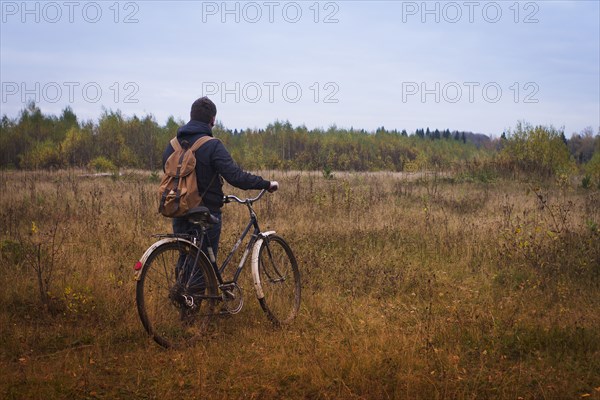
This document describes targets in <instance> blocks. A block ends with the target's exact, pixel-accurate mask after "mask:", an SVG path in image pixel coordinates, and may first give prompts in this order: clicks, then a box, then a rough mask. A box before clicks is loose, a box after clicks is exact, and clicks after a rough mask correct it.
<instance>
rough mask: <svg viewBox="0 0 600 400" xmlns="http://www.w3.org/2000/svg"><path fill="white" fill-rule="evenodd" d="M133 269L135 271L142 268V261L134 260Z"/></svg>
mask: <svg viewBox="0 0 600 400" xmlns="http://www.w3.org/2000/svg"><path fill="white" fill-rule="evenodd" d="M133 269H134V270H136V271H139V270H140V269H142V262H141V261H138V262H136V263H135V266H134V267H133Z"/></svg>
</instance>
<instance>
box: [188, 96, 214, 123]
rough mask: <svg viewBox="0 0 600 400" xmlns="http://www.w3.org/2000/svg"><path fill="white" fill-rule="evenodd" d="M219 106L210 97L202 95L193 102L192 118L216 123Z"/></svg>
mask: <svg viewBox="0 0 600 400" xmlns="http://www.w3.org/2000/svg"><path fill="white" fill-rule="evenodd" d="M216 115H217V106H215V103H213V102H212V101H211V100H210V99H209V98H208V97H201V98H199V99H198V100H196V101H195V102H194V103H193V104H192V110H191V111H190V119H192V120H194V121H200V122H205V123H207V124H210V125H214V123H215V116H216Z"/></svg>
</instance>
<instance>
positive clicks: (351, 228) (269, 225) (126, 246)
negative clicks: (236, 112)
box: [0, 171, 600, 400]
mask: <svg viewBox="0 0 600 400" xmlns="http://www.w3.org/2000/svg"><path fill="white" fill-rule="evenodd" d="M82 173H83V172H82V171H61V172H0V193H1V197H0V229H1V231H0V288H1V290H0V398H3V399H44V400H46V399H178V398H181V399H184V398H191V399H274V398H281V399H514V400H517V399H580V398H589V399H600V232H599V230H600V228H599V226H598V224H600V193H599V192H598V191H592V190H584V189H581V188H577V187H576V186H575V185H571V184H569V183H568V182H564V181H563V182H552V183H547V184H545V185H539V186H538V185H536V184H533V183H526V182H516V181H507V180H501V179H496V180H491V181H490V180H486V179H475V178H473V177H470V176H439V175H436V174H419V175H410V176H405V175H401V174H385V173H379V174H336V173H334V174H333V177H332V179H326V178H325V177H324V176H323V174H321V173H317V172H315V173H293V172H288V173H284V172H276V171H267V172H264V173H263V174H264V176H265V177H266V178H268V179H269V178H270V179H277V180H279V181H280V183H281V190H280V191H278V192H277V193H275V194H272V195H268V196H266V197H265V198H264V199H263V200H261V201H260V202H259V203H257V206H256V209H257V213H258V216H259V221H260V222H262V228H263V230H267V229H275V230H277V231H278V233H280V234H281V235H282V236H283V237H285V238H286V239H287V240H288V241H289V243H290V244H291V246H292V248H293V249H294V252H295V254H296V257H297V258H298V261H299V265H300V269H301V273H302V283H303V284H302V290H303V292H302V305H301V310H300V314H299V316H298V318H297V320H296V321H295V323H294V324H293V325H292V326H290V327H288V328H285V329H283V330H277V329H274V328H273V327H272V326H271V324H270V323H269V322H268V320H267V319H266V317H265V315H264V314H263V313H262V311H261V310H260V307H259V305H258V303H257V302H256V300H255V298H254V293H253V290H252V286H251V285H250V284H248V282H249V280H248V279H247V280H246V281H245V282H246V284H245V285H244V286H243V289H244V293H245V298H246V305H245V308H244V309H243V310H242V312H241V313H240V314H237V315H234V316H228V317H223V318H219V319H218V320H217V322H216V328H215V329H214V331H212V332H211V334H210V336H209V337H207V338H206V340H204V341H202V342H201V343H199V344H197V345H196V346H194V347H192V348H189V349H185V350H164V349H162V348H160V347H159V346H158V345H156V344H155V343H154V342H152V341H151V340H149V339H148V338H147V336H146V334H145V332H144V330H143V328H142V325H141V323H140V321H139V318H138V315H137V311H136V308H135V282H134V280H133V265H134V263H135V262H136V261H137V260H138V259H139V257H141V255H142V253H143V252H144V250H145V249H146V248H147V247H148V246H149V245H150V243H152V241H153V238H152V237H151V236H150V235H151V234H153V233H158V232H167V231H169V228H170V225H169V221H168V220H167V219H164V218H162V217H160V216H159V215H158V214H157V212H156V203H157V202H156V199H155V196H154V191H155V187H156V185H157V184H156V183H155V182H154V181H153V179H152V176H150V174H149V173H146V174H143V173H131V174H124V175H122V176H120V177H118V178H115V179H113V178H110V177H96V178H94V177H81V176H80V175H81V174H82ZM154 178H155V177H154ZM227 189H228V191H229V193H235V194H238V195H241V194H242V193H241V192H239V191H237V190H233V189H232V188H230V187H228V188H227ZM245 218H246V211H245V209H244V208H243V207H240V206H239V205H237V206H236V205H234V204H229V205H226V206H225V209H224V228H223V234H222V241H221V243H222V244H221V250H220V258H221V259H222V258H223V257H224V255H225V254H224V253H225V249H227V248H228V247H231V245H232V244H233V242H234V240H235V238H236V236H237V234H239V230H240V229H241V227H242V224H243V221H244V220H245ZM244 275H245V276H246V278H248V277H249V270H247V271H245V272H244Z"/></svg>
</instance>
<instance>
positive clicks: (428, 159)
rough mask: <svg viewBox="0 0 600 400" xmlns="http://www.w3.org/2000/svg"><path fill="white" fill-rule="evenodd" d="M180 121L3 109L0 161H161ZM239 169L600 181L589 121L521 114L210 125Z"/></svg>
mask: <svg viewBox="0 0 600 400" xmlns="http://www.w3.org/2000/svg"><path fill="white" fill-rule="evenodd" d="M183 123H184V121H175V119H174V118H173V117H171V118H169V120H168V121H167V122H166V124H165V125H164V126H161V125H159V124H158V123H157V122H156V120H155V119H154V117H153V116H151V115H146V116H143V117H138V116H133V117H127V116H124V115H122V114H121V112H120V111H104V112H103V113H102V115H100V117H99V119H98V120H97V121H81V120H79V119H78V118H77V116H76V115H75V113H74V112H73V110H71V108H69V107H67V108H65V109H64V110H63V111H62V114H61V115H59V116H56V115H46V114H44V113H43V112H42V111H41V110H40V108H39V107H37V105H36V104H35V103H29V104H28V105H27V107H26V108H25V109H23V110H22V111H21V112H20V114H19V116H18V117H17V118H14V119H11V118H8V117H7V116H6V115H4V116H2V122H1V125H0V168H4V169H6V168H10V169H38V168H67V167H87V168H92V169H97V170H115V169H117V170H118V169H120V168H141V169H147V170H159V169H161V168H162V166H161V156H162V152H163V150H164V148H165V146H166V145H167V143H168V141H169V140H170V139H171V138H172V137H174V136H175V134H176V132H177V128H178V127H179V126H180V125H181V124H183ZM213 133H214V136H216V137H218V138H219V139H220V140H221V141H223V143H224V144H225V146H226V147H227V148H228V149H229V151H230V152H231V154H232V156H233V158H234V159H235V160H236V161H237V162H238V163H239V164H240V165H241V166H242V167H243V168H245V169H250V170H257V169H293V170H342V171H381V170H388V171H416V170H423V169H438V170H449V169H452V168H456V166H459V165H465V164H470V165H473V164H475V165H488V166H489V165H493V166H494V168H496V169H498V170H504V171H512V172H515V171H528V170H531V169H535V170H536V171H537V172H538V173H539V174H541V175H544V176H552V175H556V174H565V173H572V172H583V173H585V174H588V175H589V176H590V177H591V178H594V179H598V180H599V181H600V132H599V133H597V134H596V135H594V133H593V129H592V128H587V129H586V130H584V132H581V133H580V134H574V135H572V137H571V138H569V139H567V138H566V137H565V135H564V132H562V131H559V130H556V129H554V128H553V127H543V126H537V127H533V126H530V125H528V124H527V123H524V122H519V123H517V124H516V127H515V128H514V130H511V131H509V132H504V133H502V134H501V136H500V137H499V138H494V139H491V138H489V137H487V136H485V135H481V134H474V133H471V132H463V131H460V132H459V131H456V130H450V129H448V128H445V129H443V130H439V129H430V128H429V127H425V128H423V129H417V130H416V131H414V132H407V131H406V130H401V131H398V130H395V129H394V130H387V129H385V128H384V127H383V126H382V127H380V128H378V129H376V130H375V131H365V130H362V129H360V130H357V129H342V128H338V127H336V126H331V127H329V128H328V129H326V130H325V129H307V128H306V126H303V125H301V126H296V127H294V126H292V125H291V124H290V123H289V122H287V121H285V122H281V121H275V122H273V123H270V124H269V125H267V126H266V127H265V128H264V129H245V130H241V131H238V130H230V129H227V128H225V127H224V126H223V125H221V124H217V126H215V128H214V130H213Z"/></svg>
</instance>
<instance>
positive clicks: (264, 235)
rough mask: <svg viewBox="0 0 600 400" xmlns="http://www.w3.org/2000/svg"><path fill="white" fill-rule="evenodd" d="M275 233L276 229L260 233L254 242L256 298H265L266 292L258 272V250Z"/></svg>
mask: <svg viewBox="0 0 600 400" xmlns="http://www.w3.org/2000/svg"><path fill="white" fill-rule="evenodd" d="M274 234H275V231H268V232H262V233H259V235H258V240H257V241H256V243H254V248H253V249H252V263H251V265H252V279H253V280H254V290H256V298H257V299H258V300H262V299H264V298H265V294H264V292H263V290H262V285H261V283H260V275H259V273H258V252H259V250H260V246H261V245H262V243H263V240H265V238H267V237H269V236H271V235H274Z"/></svg>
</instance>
